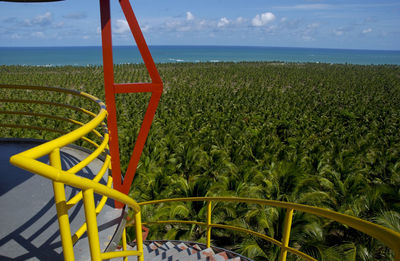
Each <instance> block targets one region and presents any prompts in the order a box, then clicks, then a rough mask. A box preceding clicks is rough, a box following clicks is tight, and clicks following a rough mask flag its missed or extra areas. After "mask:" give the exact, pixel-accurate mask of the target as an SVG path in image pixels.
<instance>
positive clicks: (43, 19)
mask: <svg viewBox="0 0 400 261" xmlns="http://www.w3.org/2000/svg"><path fill="white" fill-rule="evenodd" d="M51 23H52V14H51V13H50V12H46V13H44V14H42V15H38V16H36V17H35V18H33V19H26V20H25V25H27V26H32V25H39V26H48V25H50V24H51Z"/></svg>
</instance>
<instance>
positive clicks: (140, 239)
mask: <svg viewBox="0 0 400 261" xmlns="http://www.w3.org/2000/svg"><path fill="white" fill-rule="evenodd" d="M135 228H136V243H137V251H139V252H140V253H141V255H140V256H139V257H138V261H144V257H143V236H142V217H141V212H140V211H138V212H136V213H135Z"/></svg>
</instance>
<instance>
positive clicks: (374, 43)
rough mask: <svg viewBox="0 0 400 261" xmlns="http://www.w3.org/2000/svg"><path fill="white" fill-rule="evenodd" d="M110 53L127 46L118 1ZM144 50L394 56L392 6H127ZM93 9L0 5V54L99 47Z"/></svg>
mask: <svg viewBox="0 0 400 261" xmlns="http://www.w3.org/2000/svg"><path fill="white" fill-rule="evenodd" d="M111 2H112V15H111V16H112V23H113V41H114V44H115V45H131V44H133V41H132V36H131V35H130V32H129V29H128V26H127V23H126V21H125V19H124V16H123V13H122V11H121V8H120V7H119V5H118V1H117V0H111ZM131 3H132V5H133V8H134V11H135V13H136V16H137V18H138V20H139V23H140V25H141V27H142V30H143V33H144V35H145V38H146V40H147V42H148V44H150V45H241V46H281V47H319V48H345V49H378V50H379V49H381V50H400V1H399V0H379V1H378V0H375V1H370V0H357V1H356V0H335V1H333V0H320V1H318V0H303V1H300V0H299V1H294V0H286V1H282V0H280V1H278V0H201V1H198V0H197V1H195V0H136V1H133V0H131ZM99 20H100V18H99V1H97V0H67V1H63V2H54V3H40V4H17V3H8V2H0V21H1V23H0V46H82V45H86V46H93V45H100V44H101V39H100V27H99Z"/></svg>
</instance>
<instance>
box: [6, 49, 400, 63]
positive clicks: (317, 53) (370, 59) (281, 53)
mask: <svg viewBox="0 0 400 261" xmlns="http://www.w3.org/2000/svg"><path fill="white" fill-rule="evenodd" d="M149 48H150V51H151V53H152V56H153V59H154V60H155V62H156V63H181V62H191V63H197V62H243V61H249V62H254V61H268V62H272V61H276V62H294V63H307V62H312V63H339V64H345V63H347V64H362V65H370V64H375V65H376V64H396V65H400V51H378V50H345V49H322V48H291V47H246V46H150V47H149ZM113 56H114V63H115V64H127V63H134V64H136V63H142V60H141V57H140V54H139V51H138V49H137V47H136V46H116V47H114V50H113ZM101 64H102V52H101V47H99V46H89V47H0V65H37V66H63V65H72V66H89V65H101Z"/></svg>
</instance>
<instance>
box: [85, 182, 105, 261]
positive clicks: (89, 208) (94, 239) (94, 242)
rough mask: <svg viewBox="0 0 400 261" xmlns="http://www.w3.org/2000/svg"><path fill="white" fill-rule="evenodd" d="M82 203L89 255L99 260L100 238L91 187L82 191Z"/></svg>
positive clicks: (94, 260) (95, 260) (96, 260)
mask: <svg viewBox="0 0 400 261" xmlns="http://www.w3.org/2000/svg"><path fill="white" fill-rule="evenodd" d="M83 204H84V207H85V216H86V224H87V234H88V239H89V248H90V256H91V257H92V259H91V260H93V261H101V250H100V240H99V231H98V228H97V220H96V209H95V206H94V192H93V189H86V190H84V191H83Z"/></svg>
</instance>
